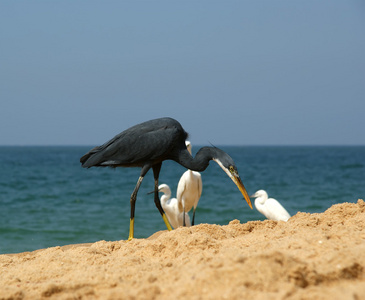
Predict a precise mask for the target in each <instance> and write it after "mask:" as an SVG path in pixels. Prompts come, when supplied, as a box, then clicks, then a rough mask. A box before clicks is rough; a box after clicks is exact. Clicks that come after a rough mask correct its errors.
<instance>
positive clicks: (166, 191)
mask: <svg viewBox="0 0 365 300" xmlns="http://www.w3.org/2000/svg"><path fill="white" fill-rule="evenodd" d="M158 191H159V192H160V193H164V194H171V189H170V187H169V186H168V185H167V184H164V183H163V184H160V185H159V186H158Z"/></svg>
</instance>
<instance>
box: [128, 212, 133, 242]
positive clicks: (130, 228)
mask: <svg viewBox="0 0 365 300" xmlns="http://www.w3.org/2000/svg"><path fill="white" fill-rule="evenodd" d="M133 238H134V218H133V219H130V222H129V238H128V241H130V240H132V239H133Z"/></svg>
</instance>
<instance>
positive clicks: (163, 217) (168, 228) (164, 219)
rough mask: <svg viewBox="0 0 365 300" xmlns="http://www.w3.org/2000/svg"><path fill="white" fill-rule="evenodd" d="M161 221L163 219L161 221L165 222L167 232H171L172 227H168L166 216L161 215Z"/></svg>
mask: <svg viewBox="0 0 365 300" xmlns="http://www.w3.org/2000/svg"><path fill="white" fill-rule="evenodd" d="M162 219H163V221H164V222H165V224H166V227H167V230H168V231H171V230H172V227H171V225H170V223H169V220H168V219H167V217H166V215H165V214H163V215H162Z"/></svg>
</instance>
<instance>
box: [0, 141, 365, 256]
mask: <svg viewBox="0 0 365 300" xmlns="http://www.w3.org/2000/svg"><path fill="white" fill-rule="evenodd" d="M90 148H91V147H76V146H67V147H66V146H64V147H0V254H3V253H16V252H24V251H32V250H35V249H40V248H45V247H52V246H62V245H66V244H73V243H88V242H96V241H99V240H107V241H114V240H121V239H127V238H128V234H129V217H130V202H129V200H130V195H131V193H132V191H133V188H134V186H135V184H136V182H137V179H138V177H139V172H140V169H138V168H116V169H111V168H90V169H83V168H81V166H80V162H79V159H80V157H81V156H82V155H83V154H85V153H86V152H87V151H88V150H90ZM198 148H199V147H198V146H194V147H193V153H195V152H196V151H197V150H198ZM220 148H221V149H223V150H224V151H226V152H227V153H229V154H230V156H231V157H232V158H233V159H234V161H235V162H236V165H237V168H238V171H239V173H240V176H241V179H242V181H243V183H244V185H245V187H246V189H247V191H248V193H249V194H250V195H251V194H253V193H254V192H256V191H257V190H259V189H264V190H266V191H267V192H268V194H269V197H273V198H276V199H277V200H279V201H280V202H281V203H282V205H283V206H284V207H285V208H286V209H287V210H288V212H289V213H290V214H291V215H294V214H296V213H297V212H298V211H301V212H309V213H320V212H323V211H325V210H326V209H327V208H329V207H330V206H331V205H333V204H336V203H342V202H356V201H357V199H359V198H364V197H365V147H364V146H352V147H350V146H348V147H342V146H336V147H335V146H323V147H314V146H313V147H312V146H306V147H299V146H291V147H286V146H285V147H284V146H282V147H273V146H270V147H269V146H266V147H263V146H260V147H253V146H246V147H241V146H222V147H220ZM183 172H185V169H184V168H183V167H182V166H180V165H178V164H177V163H175V162H172V161H166V162H164V163H163V165H162V169H161V173H160V183H166V184H168V185H169V186H170V187H171V190H172V196H173V197H176V187H177V183H178V181H179V178H180V176H181V175H182V174H183ZM202 180H203V193H202V197H201V199H200V202H199V205H198V208H197V211H196V216H195V223H196V224H199V223H210V224H221V225H225V224H228V223H229V222H230V221H231V220H234V219H238V220H240V221H241V222H242V223H243V222H247V221H252V220H264V219H265V217H264V216H263V215H261V214H260V213H259V212H257V210H256V209H255V208H254V209H253V210H251V209H250V208H249V206H248V205H247V203H246V202H245V200H244V199H243V197H242V195H241V193H240V192H239V190H238V188H237V187H236V186H235V185H234V183H233V182H232V181H231V180H230V179H229V178H228V176H227V175H226V174H225V173H224V172H223V171H222V169H221V168H220V167H219V166H218V165H217V164H216V163H214V162H211V163H210V165H209V167H208V168H207V169H206V170H205V171H204V172H203V173H202ZM153 187H154V181H153V175H152V171H150V172H149V173H147V175H146V177H145V179H144V180H143V183H142V185H141V188H140V190H139V193H138V198H137V202H136V218H135V237H136V238H146V237H148V236H150V235H151V234H153V233H155V232H156V231H159V230H165V229H166V227H165V224H164V222H163V220H162V218H161V216H160V214H159V212H158V210H157V208H156V207H155V204H154V201H153V194H148V192H150V191H152V190H153ZM252 204H253V199H252ZM191 213H192V212H190V214H191Z"/></svg>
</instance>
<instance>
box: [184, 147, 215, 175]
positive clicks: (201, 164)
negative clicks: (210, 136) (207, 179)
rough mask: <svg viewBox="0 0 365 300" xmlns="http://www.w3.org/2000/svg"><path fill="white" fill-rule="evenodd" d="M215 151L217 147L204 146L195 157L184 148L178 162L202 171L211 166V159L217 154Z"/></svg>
mask: <svg viewBox="0 0 365 300" xmlns="http://www.w3.org/2000/svg"><path fill="white" fill-rule="evenodd" d="M215 153H216V148H213V147H203V148H201V149H200V150H199V151H198V153H197V154H196V155H195V157H192V156H191V155H190V153H189V151H188V150H187V149H184V150H182V151H181V152H180V155H179V158H178V161H177V162H178V163H179V164H180V165H182V166H184V167H185V168H187V169H189V170H193V171H198V172H202V171H204V170H205V169H206V168H207V167H208V166H209V161H210V160H212V159H213V158H214V157H215V156H216V155H215Z"/></svg>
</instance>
